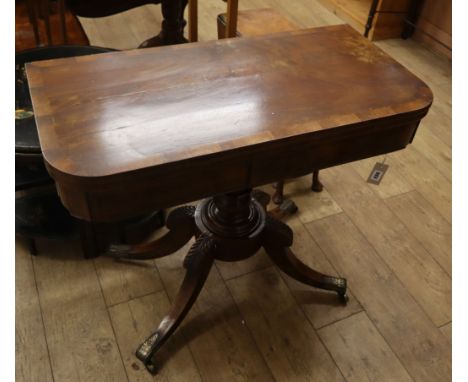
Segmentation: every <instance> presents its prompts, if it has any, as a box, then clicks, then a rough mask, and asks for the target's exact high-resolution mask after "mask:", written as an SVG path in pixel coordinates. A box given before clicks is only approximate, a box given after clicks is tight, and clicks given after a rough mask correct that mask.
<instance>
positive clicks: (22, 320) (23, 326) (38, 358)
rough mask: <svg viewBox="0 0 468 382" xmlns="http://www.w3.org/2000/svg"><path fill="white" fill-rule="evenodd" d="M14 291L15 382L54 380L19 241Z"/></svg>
mask: <svg viewBox="0 0 468 382" xmlns="http://www.w3.org/2000/svg"><path fill="white" fill-rule="evenodd" d="M15 289H16V293H15V300H16V304H15V318H16V320H15V321H16V322H15V323H16V326H15V339H16V343H15V348H16V349H15V350H16V352H15V354H16V363H15V375H16V381H17V382H27V381H44V382H49V381H53V378H52V369H51V367H50V360H49V350H48V347H47V341H46V336H45V331H44V325H43V322H42V313H41V307H40V305H39V297H38V295H37V288H36V279H35V276H34V271H33V265H32V257H31V255H30V254H29V251H28V250H27V248H26V246H25V245H24V244H23V243H21V242H18V241H17V242H16V257H15Z"/></svg>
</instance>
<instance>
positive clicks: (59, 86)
mask: <svg viewBox="0 0 468 382" xmlns="http://www.w3.org/2000/svg"><path fill="white" fill-rule="evenodd" d="M156 68H157V69H156ZM27 71H28V76H29V81H30V87H31V94H32V98H33V103H34V110H35V115H36V121H37V124H38V129H39V136H40V141H41V146H42V149H43V153H44V157H45V159H46V161H47V165H48V168H49V171H50V172H51V174H52V176H53V177H54V178H55V180H56V181H57V183H58V189H59V193H60V195H61V197H62V201H63V202H64V204H65V205H66V206H67V207H68V208H69V209H70V211H71V212H72V214H74V215H75V216H78V217H81V218H84V219H88V220H115V219H117V218H123V217H125V216H131V215H132V214H133V215H135V214H137V213H141V212H143V211H147V210H154V209H155V208H161V207H168V206H171V205H176V204H179V203H183V202H187V201H190V200H195V199H198V198H201V197H206V196H210V195H213V194H217V193H222V192H227V191H234V190H238V189H243V188H248V187H252V186H257V185H261V184H265V183H268V182H270V181H274V180H276V179H281V178H286V177H291V176H299V175H304V174H307V173H309V172H311V171H312V170H313V169H317V168H324V167H329V166H332V165H336V164H339V163H345V162H349V161H353V160H357V159H362V158H366V157H369V156H372V155H377V154H379V153H385V152H389V151H394V150H398V149H401V148H404V147H405V146H406V144H408V143H409V141H410V140H411V138H412V136H413V134H414V132H415V129H416V127H417V125H418V123H419V120H420V119H421V118H422V117H423V116H424V115H425V114H426V113H427V110H428V108H429V106H430V104H431V102H432V93H431V91H430V89H429V88H428V87H427V86H426V85H425V84H424V83H423V82H422V81H420V80H419V79H418V78H417V77H415V76H414V75H412V74H411V73H410V72H409V71H407V70H406V69H405V68H404V67H403V66H401V65H400V64H398V63H397V62H396V61H394V60H393V59H392V58H391V57H390V56H388V55H387V54H385V53H384V52H383V51H382V50H380V49H379V48H377V47H376V46H374V45H373V44H372V43H370V42H369V41H367V40H366V39H364V38H363V37H362V36H360V35H359V34H358V33H357V32H355V31H354V30H352V29H351V28H350V27H348V26H343V25H339V26H331V27H322V28H314V29H308V30H302V31H292V32H285V33H281V34H275V35H268V36H258V37H253V38H249V39H225V40H222V41H209V42H202V43H195V44H188V45H185V46H175V47H164V48H157V49H147V50H138V51H128V52H117V53H111V54H104V55H100V56H88V57H78V58H72V59H65V60H56V61H46V62H44V61H43V62H40V63H32V64H31V65H29V66H28V69H27ZM350 89H352V91H350ZM272 161H273V162H272ZM275 161H276V162H279V163H276V162H275ZM212 179H216V182H213V181H212ZM187 183H188V184H190V185H191V187H189V188H186V187H184V185H185V184H187ZM174 190H176V191H174ZM129 194H132V198H131V200H130V201H129Z"/></svg>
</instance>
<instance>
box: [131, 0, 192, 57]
mask: <svg viewBox="0 0 468 382" xmlns="http://www.w3.org/2000/svg"><path fill="white" fill-rule="evenodd" d="M187 3H188V0H162V1H161V11H162V15H163V17H164V20H163V22H162V25H161V32H160V33H159V34H158V35H157V36H154V37H152V38H150V39H148V40H146V41H143V42H142V43H141V44H140V46H139V47H138V48H151V47H154V46H162V45H173V44H183V43H186V42H188V40H187V39H186V38H185V37H184V28H185V25H186V24H187V22H186V21H185V20H184V11H185V7H186V6H187Z"/></svg>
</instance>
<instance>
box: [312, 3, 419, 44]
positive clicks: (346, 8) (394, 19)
mask: <svg viewBox="0 0 468 382" xmlns="http://www.w3.org/2000/svg"><path fill="white" fill-rule="evenodd" d="M412 1H414V0H320V2H321V3H322V4H323V5H324V6H325V7H326V8H328V9H329V10H331V11H332V12H333V13H335V14H336V15H337V16H338V17H340V18H341V19H342V20H343V21H345V22H347V23H349V24H350V25H351V26H352V27H353V28H355V29H356V30H357V31H358V32H360V33H363V34H364V35H365V36H366V37H369V38H370V39H371V40H383V39H387V38H399V37H401V34H402V32H403V29H404V26H405V24H404V20H405V19H406V18H407V14H408V10H409V8H410V5H411V2H412Z"/></svg>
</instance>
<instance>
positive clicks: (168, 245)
mask: <svg viewBox="0 0 468 382" xmlns="http://www.w3.org/2000/svg"><path fill="white" fill-rule="evenodd" d="M194 215H195V207H193V206H184V207H179V208H176V209H175V210H174V211H172V212H171V213H170V214H169V217H168V218H167V224H166V226H167V228H169V232H168V233H167V234H165V235H164V236H163V237H161V238H159V239H158V240H154V241H152V242H149V243H144V244H137V245H122V244H114V245H111V246H110V247H109V249H108V252H107V254H106V255H108V256H111V257H115V258H119V259H131V260H147V259H156V258H159V257H164V256H167V255H170V254H171V253H173V252H175V251H177V250H178V249H180V248H182V247H183V246H184V245H185V244H186V243H187V242H188V241H189V240H190V239H191V238H192V236H194V235H195V233H196V226H195V218H194Z"/></svg>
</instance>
